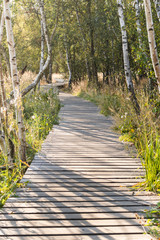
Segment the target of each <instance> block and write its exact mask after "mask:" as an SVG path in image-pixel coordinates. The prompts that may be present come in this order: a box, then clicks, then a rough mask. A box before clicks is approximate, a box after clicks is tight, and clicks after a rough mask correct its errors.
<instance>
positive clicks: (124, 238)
mask: <svg viewBox="0 0 160 240" xmlns="http://www.w3.org/2000/svg"><path fill="white" fill-rule="evenodd" d="M0 239H3V240H4V239H5V240H31V237H30V236H29V237H28V236H24V237H23V236H15V237H13V236H10V237H9V238H7V237H5V238H4V236H0ZM106 239H109V240H152V238H151V237H150V236H149V235H144V234H136V233H134V234H118V235H116V234H114V235H112V236H110V235H108V234H107V235H105V234H104V235H97V236H94V235H90V236H87V235H75V234H74V235H69V236H66V235H61V236H55V235H52V236H47V238H46V236H32V240H106Z"/></svg>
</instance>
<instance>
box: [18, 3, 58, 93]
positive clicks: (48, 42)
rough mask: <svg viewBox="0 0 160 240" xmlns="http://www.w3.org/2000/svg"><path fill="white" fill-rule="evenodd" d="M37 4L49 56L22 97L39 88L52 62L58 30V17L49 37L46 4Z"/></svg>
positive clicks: (24, 90) (23, 91)
mask: <svg viewBox="0 0 160 240" xmlns="http://www.w3.org/2000/svg"><path fill="white" fill-rule="evenodd" d="M37 3H38V4H39V8H40V14H41V19H42V24H43V31H44V37H45V41H46V45H47V53H48V56H47V59H46V61H45V63H44V65H43V68H42V69H40V70H39V73H38V74H37V76H36V78H35V80H34V82H33V83H31V84H30V85H29V86H28V87H26V88H25V89H23V90H22V96H25V95H26V94H27V93H28V92H30V91H31V90H32V89H33V88H35V87H36V86H37V84H38V83H39V81H40V80H41V78H42V76H43V74H44V71H45V70H46V69H47V68H48V66H49V63H50V61H51V51H52V47H51V42H52V40H53V38H54V35H55V32H56V28H57V25H58V17H57V19H56V23H55V26H54V28H53V30H52V33H51V36H50V37H49V34H48V29H47V24H46V16H45V12H44V2H42V0H37ZM58 11H59V9H58ZM58 14H59V13H57V16H58Z"/></svg>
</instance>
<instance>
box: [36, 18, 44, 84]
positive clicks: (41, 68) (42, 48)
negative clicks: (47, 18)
mask: <svg viewBox="0 0 160 240" xmlns="http://www.w3.org/2000/svg"><path fill="white" fill-rule="evenodd" d="M44 41H45V37H44V30H43V20H42V16H41V59H40V68H39V69H40V71H42V70H43V65H44ZM38 88H39V89H40V81H39V83H38Z"/></svg>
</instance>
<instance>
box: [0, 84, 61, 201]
mask: <svg viewBox="0 0 160 240" xmlns="http://www.w3.org/2000/svg"><path fill="white" fill-rule="evenodd" d="M23 107H24V124H25V129H26V141H27V163H23V162H20V163H19V161H18V157H17V160H16V159H15V163H14V167H13V168H12V169H10V168H9V166H8V164H6V161H7V160H6V159H7V158H6V156H4V155H3V154H2V152H1V153H0V166H1V167H2V166H5V169H1V172H0V205H3V204H4V202H5V200H6V199H7V198H8V197H9V195H10V194H12V191H13V189H14V188H15V187H16V186H17V185H20V183H18V182H19V180H20V179H21V178H22V176H23V172H24V170H25V168H26V167H28V166H29V165H28V164H29V163H30V162H31V161H32V159H33V157H34V155H35V153H36V152H37V151H39V150H40V148H41V144H42V142H43V141H44V139H45V138H46V136H47V135H48V133H49V131H50V130H51V129H52V127H53V124H58V120H59V119H58V112H59V110H60V103H59V100H58V97H57V95H56V94H54V93H53V90H52V89H50V90H49V91H48V92H45V93H43V92H36V93H33V92H32V93H30V94H28V95H27V96H26V97H25V98H24V99H23ZM9 122H10V127H11V128H14V129H16V125H15V119H14V116H13V113H12V112H11V113H10V118H9ZM12 140H13V142H14V143H15V146H17V147H18V144H17V142H16V138H15V136H14V134H13V136H12Z"/></svg>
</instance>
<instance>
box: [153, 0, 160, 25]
mask: <svg viewBox="0 0 160 240" xmlns="http://www.w3.org/2000/svg"><path fill="white" fill-rule="evenodd" d="M153 1H154V4H155V8H156V12H157V17H158V19H159V21H160V0H153Z"/></svg>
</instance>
